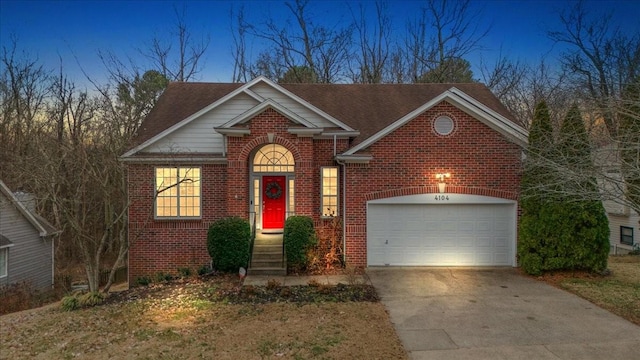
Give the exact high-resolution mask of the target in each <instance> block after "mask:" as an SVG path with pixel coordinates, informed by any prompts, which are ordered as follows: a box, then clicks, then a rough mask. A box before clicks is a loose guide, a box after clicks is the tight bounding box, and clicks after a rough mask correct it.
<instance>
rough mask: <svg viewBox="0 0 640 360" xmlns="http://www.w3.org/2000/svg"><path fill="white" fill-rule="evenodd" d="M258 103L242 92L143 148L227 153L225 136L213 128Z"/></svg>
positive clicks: (163, 151)
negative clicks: (225, 151) (225, 150)
mask: <svg viewBox="0 0 640 360" xmlns="http://www.w3.org/2000/svg"><path fill="white" fill-rule="evenodd" d="M257 103H258V102H257V101H256V100H255V99H253V98H251V97H249V96H248V95H247V94H244V93H241V94H238V96H236V97H234V98H233V99H230V100H229V101H227V102H225V103H224V104H221V105H220V106H218V107H216V108H215V109H213V110H211V111H209V112H207V113H205V114H202V115H201V116H200V117H198V118H197V119H194V120H192V121H191V122H190V123H189V124H186V125H185V126H183V127H181V128H180V129H177V130H175V131H174V132H172V133H171V134H169V135H167V136H165V137H164V138H162V139H160V140H158V141H157V142H156V143H154V144H153V145H151V146H149V147H147V148H145V149H143V151H145V152H151V153H174V152H189V153H212V154H221V153H223V152H224V141H223V136H222V135H221V134H218V133H217V132H216V131H215V130H214V129H213V128H214V127H218V126H222V125H223V124H225V123H227V122H229V121H230V120H231V119H233V118H235V117H237V116H238V115H240V114H242V113H244V112H245V111H247V110H249V109H251V108H252V107H254V106H256V104H257Z"/></svg>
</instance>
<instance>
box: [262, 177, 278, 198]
mask: <svg viewBox="0 0 640 360" xmlns="http://www.w3.org/2000/svg"><path fill="white" fill-rule="evenodd" d="M264 192H265V195H267V197H268V198H269V199H274V200H275V199H279V198H280V196H281V195H282V187H281V186H280V184H278V183H277V182H275V181H273V182H270V183H268V184H267V187H266V188H265V189H264Z"/></svg>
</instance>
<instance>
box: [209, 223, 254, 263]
mask: <svg viewBox="0 0 640 360" xmlns="http://www.w3.org/2000/svg"><path fill="white" fill-rule="evenodd" d="M250 246H251V226H250V225H249V222H248V221H247V220H245V219H242V218H239V217H228V218H224V219H221V220H218V221H216V222H214V223H213V224H211V226H210V227H209V231H208V233H207V250H208V251H209V255H210V256H211V259H212V260H213V266H214V268H216V269H218V270H221V271H237V270H238V269H239V268H240V267H242V266H247V264H248V263H249V253H250V249H249V247H250Z"/></svg>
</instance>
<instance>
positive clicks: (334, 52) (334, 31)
mask: <svg viewBox="0 0 640 360" xmlns="http://www.w3.org/2000/svg"><path fill="white" fill-rule="evenodd" d="M307 5H308V1H304V0H296V1H295V2H293V3H290V2H285V6H286V7H287V8H288V9H289V10H290V12H291V14H292V15H293V22H294V23H295V25H294V24H292V21H291V20H288V21H287V22H286V23H285V24H284V25H283V24H282V22H280V21H276V20H275V19H273V18H271V19H268V20H267V21H266V23H264V24H262V26H257V25H255V24H250V23H248V22H246V21H243V22H242V23H241V24H240V25H239V27H238V32H239V34H238V39H240V37H241V36H243V34H246V33H248V34H251V35H252V36H253V37H255V38H257V39H261V40H265V41H266V42H267V44H268V46H269V50H268V51H263V52H261V53H260V55H259V57H258V59H256V61H255V62H254V63H253V64H236V68H238V69H251V70H249V71H248V72H249V73H251V74H252V75H257V74H260V75H266V76H274V75H276V76H277V75H284V74H285V73H286V72H287V71H289V70H290V69H295V68H298V69H302V68H308V69H311V72H312V73H314V74H316V76H317V81H318V82H321V83H334V82H339V81H342V80H343V79H344V78H346V71H347V69H348V60H349V55H350V48H351V36H352V28H351V26H346V27H341V28H339V27H335V28H328V27H325V26H322V25H317V24H315V23H314V22H313V21H312V19H313V16H311V15H309V14H308V12H307ZM239 16H240V15H239ZM238 19H239V20H241V17H239V18H238ZM239 44H240V42H239ZM237 46H238V45H236V47H237ZM246 60H248V59H246ZM245 71H246V70H245ZM294 71H295V70H294ZM274 80H279V77H278V78H275V79H274Z"/></svg>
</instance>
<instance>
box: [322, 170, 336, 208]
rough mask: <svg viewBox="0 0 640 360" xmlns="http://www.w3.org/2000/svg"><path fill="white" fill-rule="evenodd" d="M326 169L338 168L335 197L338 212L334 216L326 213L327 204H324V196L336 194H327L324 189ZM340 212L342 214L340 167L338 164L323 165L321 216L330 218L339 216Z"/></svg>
mask: <svg viewBox="0 0 640 360" xmlns="http://www.w3.org/2000/svg"><path fill="white" fill-rule="evenodd" d="M324 169H336V194H335V198H336V213H335V215H334V216H330V215H325V213H324V209H325V207H326V206H325V205H324V198H325V197H326V196H334V195H325V194H324V192H323V190H324V176H323V172H324ZM338 214H340V168H339V167H338V166H321V167H320V217H321V218H322V219H330V218H332V217H336V216H338Z"/></svg>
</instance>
